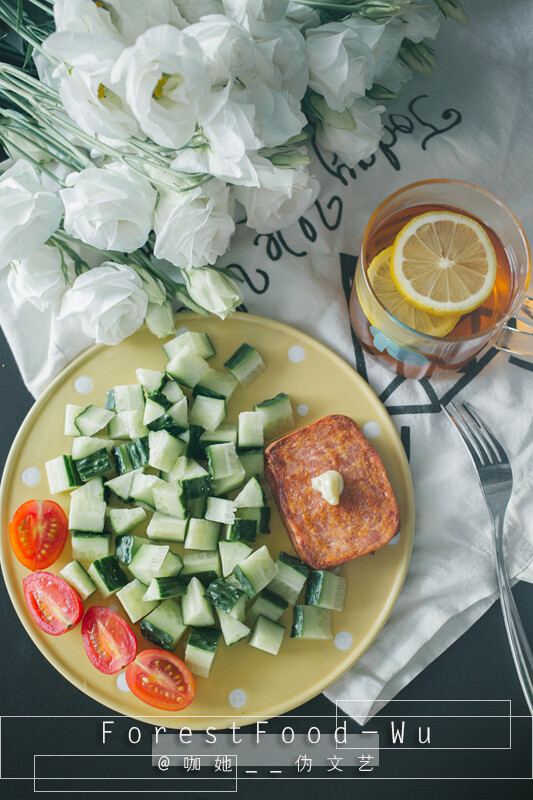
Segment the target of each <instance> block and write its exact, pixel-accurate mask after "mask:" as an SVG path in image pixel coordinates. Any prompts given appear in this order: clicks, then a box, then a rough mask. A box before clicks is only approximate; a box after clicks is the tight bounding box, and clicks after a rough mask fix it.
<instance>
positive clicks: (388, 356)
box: [350, 179, 533, 379]
mask: <svg viewBox="0 0 533 800" xmlns="http://www.w3.org/2000/svg"><path fill="white" fill-rule="evenodd" d="M435 210H447V211H454V212H457V213H463V214H467V215H468V216H470V217H473V218H474V219H475V220H477V221H478V222H480V223H481V224H482V225H483V227H484V228H485V230H486V232H487V233H488V235H489V237H490V239H491V242H492V245H493V247H494V250H495V252H496V257H497V261H498V269H497V275H496V282H495V284H494V289H493V291H492V293H491V295H490V296H489V297H488V298H487V300H485V301H484V302H483V303H482V304H481V306H479V307H478V308H476V309H474V311H471V312H469V313H468V314H465V315H463V316H462V317H461V319H460V320H459V322H458V323H457V325H456V326H455V328H454V329H453V330H452V331H451V333H449V334H447V335H446V336H444V337H442V338H440V337H436V336H431V335H429V334H424V333H419V332H418V331H416V330H413V329H412V328H409V327H408V326H407V325H405V324H403V323H402V322H400V321H399V320H398V319H396V318H395V317H394V316H393V315H392V314H391V313H390V312H389V311H387V309H386V308H385V307H384V306H383V305H382V303H381V302H380V300H379V298H378V297H377V295H376V294H375V292H374V290H373V288H372V285H371V283H370V280H369V277H368V267H369V265H370V263H371V261H372V259H373V258H374V257H375V256H376V255H377V254H378V253H380V252H381V251H382V250H384V249H385V248H386V247H388V246H389V245H391V244H392V243H393V241H394V238H395V236H396V234H397V233H398V232H399V231H400V229H401V228H402V227H403V226H404V225H405V224H406V222H408V221H409V220H410V219H411V218H412V217H413V216H416V215H418V214H423V213H424V212H427V211H435ZM530 276H531V253H530V250H529V245H528V242H527V239H526V236H525V233H524V231H523V229H522V225H521V224H520V222H519V220H518V219H517V217H516V216H515V215H514V214H513V213H512V211H510V210H509V209H508V208H507V206H506V205H505V204H504V203H502V202H501V200H499V199H498V198H497V197H495V195H493V194H491V193H490V192H487V191H485V189H481V188H480V187H478V186H474V185H473V184H471V183H465V182H463V181H455V180H446V179H442V180H441V179H435V180H427V181H420V182H419V183H412V184H410V185H409V186H405V187H404V188H403V189H400V190H399V191H397V192H395V193H394V194H392V195H390V197H388V198H387V199H386V200H385V201H384V202H383V203H381V205H379V206H378V207H377V209H376V210H375V211H374V213H373V214H372V216H371V218H370V220H369V222H368V224H367V226H366V229H365V232H364V235H363V242H362V245H361V256H360V259H359V262H358V264H357V268H356V270H355V278H354V282H353V287H352V293H351V297H350V319H351V323H352V327H353V330H354V332H355V335H356V336H357V338H358V340H359V342H360V343H361V345H362V346H363V348H364V349H365V350H366V351H367V352H368V353H370V354H371V355H372V356H373V357H374V358H376V359H377V360H378V361H380V362H381V363H382V364H383V365H385V366H387V367H388V368H389V369H392V370H393V371H395V372H397V373H398V374H399V375H403V376H405V377H406V378H417V379H420V378H426V377H430V376H433V377H436V376H438V375H444V374H446V373H449V372H454V371H456V370H459V369H461V367H463V366H464V365H465V364H467V363H468V362H469V361H470V360H471V359H472V358H474V357H476V356H478V357H479V356H481V355H482V354H483V353H485V352H486V351H487V350H488V349H489V348H490V347H492V346H496V347H497V348H499V349H501V350H506V351H507V352H510V353H514V354H516V355H519V356H533V327H531V328H530V330H529V331H527V330H516V329H515V328H513V327H511V326H510V325H509V324H508V322H509V320H510V318H511V317H515V316H516V317H517V319H518V320H520V322H522V323H525V326H522V327H527V326H528V325H531V324H532V323H533V297H531V296H527V295H526V291H527V288H528V286H529V279H530Z"/></svg>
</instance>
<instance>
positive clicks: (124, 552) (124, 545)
mask: <svg viewBox="0 0 533 800" xmlns="http://www.w3.org/2000/svg"><path fill="white" fill-rule="evenodd" d="M142 544H146V539H143V538H142V537H141V536H133V535H131V534H124V535H123V536H118V537H117V540H116V542H115V558H116V559H117V561H119V562H120V563H121V564H129V563H130V562H131V559H132V558H133V556H134V555H135V553H136V552H137V550H138V549H139V547H140V546H141V545H142Z"/></svg>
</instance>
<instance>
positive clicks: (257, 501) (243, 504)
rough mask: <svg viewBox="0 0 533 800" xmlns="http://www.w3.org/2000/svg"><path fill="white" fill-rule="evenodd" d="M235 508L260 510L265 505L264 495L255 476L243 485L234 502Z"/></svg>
mask: <svg viewBox="0 0 533 800" xmlns="http://www.w3.org/2000/svg"><path fill="white" fill-rule="evenodd" d="M233 503H234V505H235V508H250V507H255V508H261V507H262V506H264V505H265V494H264V492H263V489H262V487H261V484H260V483H259V479H258V477H257V475H254V476H253V477H251V478H250V480H249V481H248V483H246V484H245V485H244V487H243V488H242V489H241V491H240V492H239V494H238V495H237V497H236V498H235V500H234V501H233Z"/></svg>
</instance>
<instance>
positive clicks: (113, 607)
mask: <svg viewBox="0 0 533 800" xmlns="http://www.w3.org/2000/svg"><path fill="white" fill-rule="evenodd" d="M107 607H108V608H109V609H111V611H120V606H119V604H118V603H109V605H108V606H107Z"/></svg>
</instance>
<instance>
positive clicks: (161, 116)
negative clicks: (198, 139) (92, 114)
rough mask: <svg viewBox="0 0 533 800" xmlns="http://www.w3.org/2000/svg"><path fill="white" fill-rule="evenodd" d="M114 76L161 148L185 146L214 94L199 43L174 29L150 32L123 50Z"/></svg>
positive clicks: (147, 131)
mask: <svg viewBox="0 0 533 800" xmlns="http://www.w3.org/2000/svg"><path fill="white" fill-rule="evenodd" d="M111 77H112V83H113V86H115V87H116V88H117V92H119V91H120V92H122V91H123V92H124V96H125V99H126V102H127V103H128V105H129V107H130V108H131V110H132V112H133V114H134V115H135V117H136V119H137V121H138V122H139V125H140V126H141V128H142V130H143V131H144V133H145V134H146V135H147V136H150V137H151V138H152V139H153V140H154V142H156V143H157V144H160V145H162V146H163V147H173V148H179V147H183V146H184V145H186V144H187V142H188V141H189V139H190V138H191V137H192V135H193V133H194V130H195V127H196V121H197V118H198V111H199V108H200V105H201V103H202V101H203V100H204V98H205V96H206V95H207V94H208V92H209V90H210V81H209V74H208V69H207V65H206V63H205V59H204V54H203V52H202V48H201V47H200V45H199V44H198V42H197V41H196V39H193V37H192V36H188V35H187V34H186V33H184V32H183V31H180V30H178V28H175V27H173V26H172V25H158V26H157V27H155V28H150V29H149V30H148V31H146V33H143V34H142V35H141V36H139V38H138V39H137V41H136V42H135V44H134V45H132V46H131V47H128V48H127V49H126V50H124V51H123V53H122V55H121V56H120V57H119V59H118V61H117V63H116V64H115V66H114V68H113V71H112V76H111Z"/></svg>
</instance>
